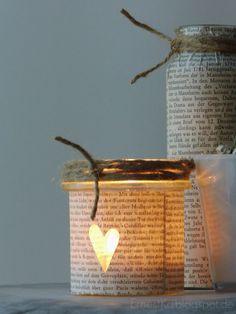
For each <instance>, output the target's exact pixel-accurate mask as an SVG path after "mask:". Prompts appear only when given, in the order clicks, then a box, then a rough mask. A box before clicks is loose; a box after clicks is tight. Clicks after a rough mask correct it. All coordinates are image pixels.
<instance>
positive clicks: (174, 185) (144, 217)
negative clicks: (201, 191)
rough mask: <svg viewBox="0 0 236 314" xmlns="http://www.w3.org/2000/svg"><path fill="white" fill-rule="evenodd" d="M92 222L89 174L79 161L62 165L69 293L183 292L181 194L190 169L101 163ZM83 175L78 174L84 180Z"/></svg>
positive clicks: (184, 164)
mask: <svg viewBox="0 0 236 314" xmlns="http://www.w3.org/2000/svg"><path fill="white" fill-rule="evenodd" d="M96 163H97V165H98V167H99V169H102V170H101V171H99V177H100V179H99V186H100V197H99V203H98V208H97V213H96V217H95V220H91V219H90V213H91V209H92V207H93V202H94V182H93V176H92V174H91V173H90V171H89V168H88V167H87V163H86V162H84V161H73V162H70V163H67V164H66V166H65V171H64V175H63V183H62V185H63V189H64V190H65V191H68V192H69V202H70V240H71V241H70V248H71V250H70V252H71V292H72V293H73V294H80V295H84V294H85V295H86V294H88V295H90V294H93V295H156V294H163V293H176V292H179V291H182V290H183V287H184V204H183V201H184V189H186V188H189V187H190V181H189V173H190V171H191V170H192V168H193V163H192V162H188V161H174V160H170V161H169V160H118V161H117V160H102V161H97V162H96ZM81 173H82V175H81Z"/></svg>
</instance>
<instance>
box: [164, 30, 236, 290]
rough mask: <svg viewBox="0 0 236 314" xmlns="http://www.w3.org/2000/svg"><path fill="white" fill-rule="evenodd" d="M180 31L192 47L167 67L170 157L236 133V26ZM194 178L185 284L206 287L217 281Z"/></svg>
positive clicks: (204, 150) (212, 146) (205, 149)
mask: <svg viewBox="0 0 236 314" xmlns="http://www.w3.org/2000/svg"><path fill="white" fill-rule="evenodd" d="M176 33H177V39H178V38H179V37H181V38H182V40H185V41H188V42H189V43H190V45H192V47H188V48H186V49H183V51H182V52H179V53H176V54H175V55H174V56H173V57H172V58H171V60H170V61H169V64H168V67H167V151H168V157H171V158H175V157H178V158H179V157H182V158H183V157H190V156H193V155H195V154H208V153H215V152H216V147H217V146H218V145H219V144H232V142H233V138H234V136H235V134H236V48H235V47H236V27H235V26H221V25H192V26H182V27H180V28H179V29H177V31H176ZM192 41H193V42H192ZM214 47H215V48H214ZM214 49H215V50H214ZM192 180H193V181H192V182H193V186H194V190H190V191H188V192H187V193H186V198H185V212H186V213H185V223H186V225H185V253H186V254H185V258H186V260H185V264H186V267H185V286H186V287H205V288H206V287H211V282H210V276H209V270H208V261H207V254H206V247H205V237H204V228H203V219H202V210H201V206H200V199H199V192H198V187H197V184H196V181H195V177H193V179H192Z"/></svg>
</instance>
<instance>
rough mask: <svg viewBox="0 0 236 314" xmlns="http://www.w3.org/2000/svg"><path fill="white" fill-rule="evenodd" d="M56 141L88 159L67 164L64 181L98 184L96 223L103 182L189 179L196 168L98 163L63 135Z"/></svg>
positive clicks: (154, 162) (184, 163)
mask: <svg viewBox="0 0 236 314" xmlns="http://www.w3.org/2000/svg"><path fill="white" fill-rule="evenodd" d="M55 140H56V141H58V142H61V143H63V144H65V145H68V146H71V147H73V148H75V149H77V150H78V151H79V152H80V153H81V154H82V155H83V156H84V157H85V158H86V159H87V160H75V161H70V162H67V163H66V164H65V167H64V170H63V175H62V180H63V181H64V182H66V181H67V182H77V181H93V182H94V186H95V199H94V206H93V209H92V212H91V215H90V217H91V219H92V220H94V218H95V216H96V212H97V205H98V201H99V181H109V180H110V181H127V180H150V181H151V180H172V181H173V180H188V179H189V175H190V173H191V171H192V170H193V169H194V168H195V164H194V161H193V160H166V159H118V160H95V159H93V157H92V156H91V155H90V154H89V153H88V152H87V151H86V150H85V149H84V148H83V147H81V146H80V145H79V144H76V143H73V142H71V141H69V140H67V139H65V138H63V137H61V136H57V137H56V138H55Z"/></svg>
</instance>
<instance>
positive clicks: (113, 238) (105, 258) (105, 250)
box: [89, 224, 120, 272]
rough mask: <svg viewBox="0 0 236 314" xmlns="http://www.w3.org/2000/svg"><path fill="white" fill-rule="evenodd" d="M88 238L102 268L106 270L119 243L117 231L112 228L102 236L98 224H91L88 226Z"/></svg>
mask: <svg viewBox="0 0 236 314" xmlns="http://www.w3.org/2000/svg"><path fill="white" fill-rule="evenodd" d="M89 238H90V241H91V243H92V246H93V249H94V251H95V253H96V256H97V258H98V261H99V263H100V265H101V267H102V270H103V271H104V272H106V271H107V270H108V267H109V265H110V263H111V260H112V257H113V255H114V253H115V250H116V248H117V245H118V243H119V238H120V235H119V232H118V231H117V230H116V229H114V228H112V229H109V230H108V231H107V233H106V234H105V236H104V235H103V233H102V231H101V229H100V228H99V226H97V225H95V224H93V225H91V226H90V228H89Z"/></svg>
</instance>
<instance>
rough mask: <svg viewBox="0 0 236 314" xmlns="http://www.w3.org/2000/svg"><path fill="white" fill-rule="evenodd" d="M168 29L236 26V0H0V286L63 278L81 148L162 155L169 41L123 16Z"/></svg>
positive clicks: (102, 154) (108, 154)
mask: <svg viewBox="0 0 236 314" xmlns="http://www.w3.org/2000/svg"><path fill="white" fill-rule="evenodd" d="M122 7H124V8H127V9H128V10H129V11H130V13H132V14H133V15H134V16H136V17H137V18H138V19H140V20H142V21H145V22H146V23H148V24H150V25H152V26H154V27H156V28H159V29H160V30H161V31H163V32H165V33H166V34H169V35H171V36H174V33H173V30H174V29H175V28H176V27H178V26H180V25H183V24H199V23H222V24H235V22H236V21H235V12H236V1H235V0H224V1H221V0H219V1H217V0H145V1H140V0H124V1H123V0H116V1H115V0H113V1H111V0H99V1H96V0H64V1H62V0H37V1H36V0H0V47H1V50H0V106H1V107H0V108H1V114H0V140H1V150H0V173H1V180H0V193H1V194H0V195H1V198H0V285H3V284H19V283H39V282H66V281H69V219H68V217H69V215H68V195H67V194H65V193H64V192H62V191H61V189H60V184H59V178H60V176H59V174H60V171H61V168H62V166H63V163H64V162H65V161H66V160H71V159H77V158H78V154H77V153H76V152H74V151H73V150H71V149H69V148H67V147H64V146H63V145H61V144H58V143H56V142H54V141H53V138H54V136H56V135H63V136H65V137H67V138H69V139H71V140H73V141H75V142H78V143H80V144H81V145H83V146H84V147H86V148H87V149H88V150H89V151H90V152H91V153H92V154H93V155H94V156H96V157H97V158H118V157H163V156H165V154H166V108H165V67H163V68H161V69H160V70H159V71H158V72H155V73H154V74H153V75H151V76H150V77H149V78H148V79H146V80H141V81H139V82H137V84H136V85H134V86H131V85H129V80H130V79H131V78H132V76H133V75H134V74H136V73H137V72H139V71H141V70H143V69H145V68H147V67H149V66H151V65H153V64H155V63H157V62H158V61H160V60H162V58H163V57H164V56H165V54H166V53H167V52H168V49H169V47H168V43H166V42H164V41H162V40H159V39H158V38H157V37H155V36H154V35H151V34H149V33H147V32H145V31H143V30H141V29H138V28H136V27H134V26H133V25H131V23H129V22H128V20H127V19H125V18H124V17H123V16H122V15H121V14H120V13H119V11H120V9H121V8H122Z"/></svg>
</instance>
